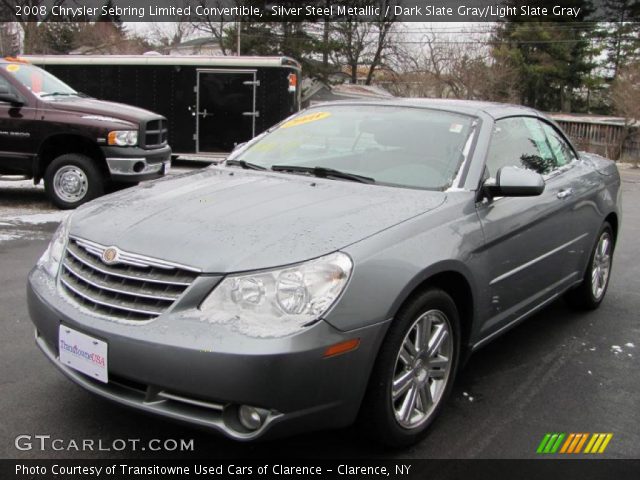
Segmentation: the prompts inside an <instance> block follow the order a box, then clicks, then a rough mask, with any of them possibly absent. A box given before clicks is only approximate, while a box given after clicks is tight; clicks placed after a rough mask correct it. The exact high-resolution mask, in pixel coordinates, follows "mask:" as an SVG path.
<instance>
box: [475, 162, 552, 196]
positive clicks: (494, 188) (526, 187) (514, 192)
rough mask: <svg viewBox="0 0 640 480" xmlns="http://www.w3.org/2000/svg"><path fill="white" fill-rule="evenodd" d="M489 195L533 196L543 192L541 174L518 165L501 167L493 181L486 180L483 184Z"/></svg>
mask: <svg viewBox="0 0 640 480" xmlns="http://www.w3.org/2000/svg"><path fill="white" fill-rule="evenodd" d="M483 189H484V191H485V192H486V193H487V194H488V195H489V197H491V198H492V197H533V196H536V195H540V194H541V193H542V192H544V179H543V178H542V175H540V174H539V173H537V172H534V171H533V170H527V169H525V168H518V167H502V168H501V169H500V170H498V173H497V174H496V179H495V182H492V181H491V180H488V181H486V182H485V183H484V185H483Z"/></svg>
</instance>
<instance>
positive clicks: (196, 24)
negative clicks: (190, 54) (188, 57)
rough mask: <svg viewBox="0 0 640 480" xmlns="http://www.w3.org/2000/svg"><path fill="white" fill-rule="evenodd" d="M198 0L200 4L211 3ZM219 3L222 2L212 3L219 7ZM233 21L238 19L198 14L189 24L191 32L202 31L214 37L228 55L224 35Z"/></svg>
mask: <svg viewBox="0 0 640 480" xmlns="http://www.w3.org/2000/svg"><path fill="white" fill-rule="evenodd" d="M199 1H200V4H202V5H209V4H210V3H211V2H206V1H205V0H199ZM221 3H222V2H221V1H220V0H218V1H217V2H216V3H215V4H214V5H215V6H218V7H220V6H221ZM236 3H237V4H238V1H237V0H236ZM225 5H227V6H228V1H227V2H226V3H225ZM210 6H211V5H210ZM234 21H240V19H239V18H238V19H234V18H231V17H225V16H224V15H220V16H215V17H214V16H211V15H200V16H197V17H196V18H195V19H194V20H193V21H192V22H190V26H191V28H192V29H193V30H192V31H193V32H202V33H204V34H205V35H209V36H212V37H213V38H215V39H216V40H217V41H218V43H219V44H220V49H221V50H222V54H223V55H229V54H230V53H231V52H230V51H229V50H230V49H229V48H228V44H227V41H226V36H227V33H228V29H229V28H230V27H231V26H232V25H233V23H234Z"/></svg>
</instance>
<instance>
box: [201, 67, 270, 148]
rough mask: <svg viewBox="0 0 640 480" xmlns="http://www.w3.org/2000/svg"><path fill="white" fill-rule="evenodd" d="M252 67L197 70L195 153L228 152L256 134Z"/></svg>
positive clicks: (255, 83)
mask: <svg viewBox="0 0 640 480" xmlns="http://www.w3.org/2000/svg"><path fill="white" fill-rule="evenodd" d="M258 85H259V82H258V81H256V71H255V70H214V69H199V70H198V84H197V87H196V88H197V102H198V105H197V109H198V114H197V115H196V148H197V152H199V153H200V152H203V153H204V152H230V151H231V150H233V147H234V146H235V145H236V144H238V143H242V142H246V141H247V140H250V139H251V138H253V136H254V135H255V131H256V117H257V116H258V115H259V112H258V111H256V87H257V86H258Z"/></svg>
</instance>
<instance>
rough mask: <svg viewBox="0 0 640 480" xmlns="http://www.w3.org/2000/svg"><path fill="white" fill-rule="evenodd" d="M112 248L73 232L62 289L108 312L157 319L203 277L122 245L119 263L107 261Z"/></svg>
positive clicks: (61, 278) (128, 317) (117, 316)
mask: <svg viewBox="0 0 640 480" xmlns="http://www.w3.org/2000/svg"><path fill="white" fill-rule="evenodd" d="M109 248H112V247H107V246H103V245H100V244H97V243H95V242H90V241H88V240H84V239H80V238H75V237H70V238H69V241H68V242H67V248H66V251H65V255H64V258H63V261H62V268H61V269H60V274H59V282H60V288H61V289H63V290H65V291H66V293H67V294H68V295H69V297H70V298H71V299H73V300H75V301H76V302H77V303H79V304H80V305H83V306H85V307H87V308H89V309H91V310H93V311H95V312H96V313H99V314H101V315H104V316H108V317H112V318H114V319H125V320H133V321H148V320H153V319H154V318H156V317H157V316H159V315H161V314H162V313H164V312H165V311H166V310H167V309H168V308H170V307H171V306H172V305H173V304H174V303H175V302H176V301H177V300H178V299H179V298H180V296H181V295H182V294H183V293H184V292H185V290H186V289H187V288H188V287H189V286H190V285H191V283H192V282H193V281H194V280H195V279H196V277H197V276H198V272H197V271H196V269H194V268H192V267H188V266H184V267H182V266H181V265H178V264H175V263H171V262H167V261H164V260H159V259H154V258H150V257H145V256H143V255H138V254H134V253H128V252H123V251H120V250H118V252H119V253H118V255H119V256H118V258H117V260H116V262H118V263H116V264H109V265H107V264H105V263H103V261H102V254H103V252H104V251H105V250H107V249H109ZM120 260H122V261H120Z"/></svg>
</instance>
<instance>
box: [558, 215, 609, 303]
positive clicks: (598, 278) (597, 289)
mask: <svg viewBox="0 0 640 480" xmlns="http://www.w3.org/2000/svg"><path fill="white" fill-rule="evenodd" d="M613 246H614V240H613V231H612V229H611V225H609V223H608V222H605V223H604V224H603V225H602V228H601V229H600V232H599V233H598V241H597V243H596V245H595V247H593V251H592V252H591V256H590V257H589V265H588V266H587V271H586V272H585V274H584V278H583V279H582V283H581V284H580V285H578V286H577V287H576V288H574V289H573V290H570V291H568V292H567V294H566V295H565V298H566V300H567V302H568V303H569V305H571V306H572V307H574V308H577V309H579V310H595V309H596V308H598V307H599V306H600V304H601V303H602V300H603V299H604V295H605V293H607V287H608V286H609V277H610V275H611V264H612V261H613Z"/></svg>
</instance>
